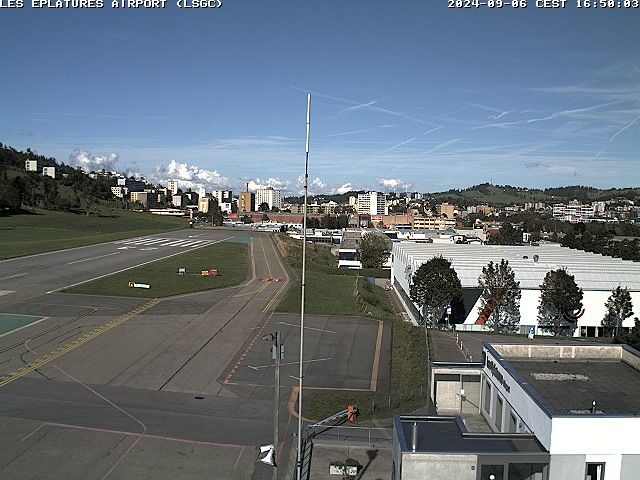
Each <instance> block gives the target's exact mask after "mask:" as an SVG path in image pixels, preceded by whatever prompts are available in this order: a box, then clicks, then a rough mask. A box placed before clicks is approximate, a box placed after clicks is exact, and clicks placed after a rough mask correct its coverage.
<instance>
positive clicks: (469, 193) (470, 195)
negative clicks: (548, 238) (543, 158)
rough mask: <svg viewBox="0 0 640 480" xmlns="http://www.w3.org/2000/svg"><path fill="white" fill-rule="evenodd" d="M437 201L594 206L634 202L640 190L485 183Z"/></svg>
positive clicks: (440, 195) (439, 195)
mask: <svg viewBox="0 0 640 480" xmlns="http://www.w3.org/2000/svg"><path fill="white" fill-rule="evenodd" d="M430 196H431V197H432V198H434V199H435V200H438V201H448V202H450V203H455V204H457V205H461V206H466V205H472V204H478V203H485V204H489V205H502V206H504V205H512V204H523V203H526V202H545V203H547V204H552V203H566V202H568V201H570V200H574V199H575V200H579V201H581V202H583V203H591V202H593V201H598V200H612V199H616V198H619V197H622V198H626V199H629V200H634V199H636V198H639V197H640V188H610V189H606V190H601V189H598V188H594V187H585V186H580V185H576V186H568V187H554V188H545V189H544V190H542V189H537V188H527V187H513V186H511V185H492V184H490V183H483V184H480V185H474V186H472V187H469V188H465V189H452V190H449V191H447V192H439V193H434V194H432V195H430Z"/></svg>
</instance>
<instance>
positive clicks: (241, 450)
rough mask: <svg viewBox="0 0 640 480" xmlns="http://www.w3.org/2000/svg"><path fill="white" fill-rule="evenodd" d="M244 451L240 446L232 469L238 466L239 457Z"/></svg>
mask: <svg viewBox="0 0 640 480" xmlns="http://www.w3.org/2000/svg"><path fill="white" fill-rule="evenodd" d="M243 453H244V447H242V448H241V449H240V451H239V452H238V458H236V463H234V464H233V469H234V470H235V469H236V468H238V464H239V463H240V458H241V457H242V454H243Z"/></svg>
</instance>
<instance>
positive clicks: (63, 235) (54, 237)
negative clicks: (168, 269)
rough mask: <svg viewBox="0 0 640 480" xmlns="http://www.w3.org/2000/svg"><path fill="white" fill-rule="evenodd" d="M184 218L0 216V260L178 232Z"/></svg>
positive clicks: (106, 213) (117, 213)
mask: <svg viewBox="0 0 640 480" xmlns="http://www.w3.org/2000/svg"><path fill="white" fill-rule="evenodd" d="M187 223H188V222H187V220H186V219H184V218H175V217H164V216H160V215H152V214H150V213H143V212H132V211H128V210H119V209H115V210H110V209H106V208H105V209H103V212H102V216H97V215H91V216H87V215H80V214H74V213H65V212H54V211H47V210H37V211H35V214H33V215H29V214H22V215H12V216H7V217H0V259H5V258H12V257H19V256H23V255H32V254H35V253H42V252H50V251H53V250H61V249H64V248H72V247H79V246H82V245H91V244H94V243H101V242H108V241H112V240H119V239H122V238H129V237H137V236H140V235H148V234H153V233H161V232H167V231H170V230H178V229H181V228H185V227H186V226H187Z"/></svg>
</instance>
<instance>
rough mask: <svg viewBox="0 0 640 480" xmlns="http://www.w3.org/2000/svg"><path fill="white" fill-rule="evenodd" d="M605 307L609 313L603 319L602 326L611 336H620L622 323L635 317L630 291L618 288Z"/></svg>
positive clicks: (612, 293)
mask: <svg viewBox="0 0 640 480" xmlns="http://www.w3.org/2000/svg"><path fill="white" fill-rule="evenodd" d="M605 307H606V308H607V313H605V315H604V318H603V319H602V326H603V327H604V329H605V331H608V332H611V334H612V335H611V336H613V335H614V334H615V335H616V336H618V334H619V333H620V326H621V325H622V322H624V321H625V320H626V319H627V318H629V317H630V316H631V315H633V305H632V303H631V295H630V294H629V290H627V289H626V288H622V287H620V286H618V287H616V288H615V289H614V290H613V291H612V292H611V295H610V296H609V298H608V299H607V303H605Z"/></svg>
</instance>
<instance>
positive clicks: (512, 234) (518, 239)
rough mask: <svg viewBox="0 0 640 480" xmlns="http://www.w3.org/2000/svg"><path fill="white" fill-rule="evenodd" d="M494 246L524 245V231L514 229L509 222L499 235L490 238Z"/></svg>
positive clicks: (502, 227) (500, 230)
mask: <svg viewBox="0 0 640 480" xmlns="http://www.w3.org/2000/svg"><path fill="white" fill-rule="evenodd" d="M488 243H491V244H493V245H522V230H520V229H519V228H514V226H513V225H511V224H510V223H509V222H504V223H503V224H502V226H500V229H499V230H498V233H497V234H496V235H494V236H493V237H491V238H489V242H488Z"/></svg>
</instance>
